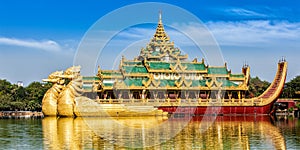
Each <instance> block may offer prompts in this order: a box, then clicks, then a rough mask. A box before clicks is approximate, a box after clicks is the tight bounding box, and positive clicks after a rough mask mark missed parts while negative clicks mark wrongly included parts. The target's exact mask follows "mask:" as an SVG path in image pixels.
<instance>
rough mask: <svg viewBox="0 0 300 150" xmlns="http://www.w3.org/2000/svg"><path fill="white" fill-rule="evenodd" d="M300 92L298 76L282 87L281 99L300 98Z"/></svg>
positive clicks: (299, 77)
mask: <svg viewBox="0 0 300 150" xmlns="http://www.w3.org/2000/svg"><path fill="white" fill-rule="evenodd" d="M299 91H300V76H296V77H295V78H294V79H292V80H291V81H289V82H287V83H286V84H285V86H284V89H283V92H282V95H281V97H283V98H300V96H299V94H298V92H299Z"/></svg>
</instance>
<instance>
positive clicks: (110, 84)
mask: <svg viewBox="0 0 300 150" xmlns="http://www.w3.org/2000/svg"><path fill="white" fill-rule="evenodd" d="M103 84H104V86H113V85H114V84H113V83H103Z"/></svg>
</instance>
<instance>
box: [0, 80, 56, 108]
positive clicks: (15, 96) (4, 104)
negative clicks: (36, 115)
mask: <svg viewBox="0 0 300 150" xmlns="http://www.w3.org/2000/svg"><path fill="white" fill-rule="evenodd" d="M51 86H52V85H51V84H49V83H47V84H42V83H40V82H32V83H31V84H29V85H28V86H27V87H25V88H24V87H19V86H17V85H15V84H11V83H10V82H8V81H6V80H0V111H3V110H10V111H15V110H31V111H41V110H42V99H43V96H44V94H45V92H46V91H47V90H48V89H49V88H50V87H51Z"/></svg>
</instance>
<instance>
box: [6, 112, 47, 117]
mask: <svg viewBox="0 0 300 150" xmlns="http://www.w3.org/2000/svg"><path fill="white" fill-rule="evenodd" d="M43 117H44V114H43V113H42V112H40V111H0V119H14V118H15V119H19V118H43Z"/></svg>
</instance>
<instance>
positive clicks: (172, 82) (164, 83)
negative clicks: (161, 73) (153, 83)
mask: <svg viewBox="0 0 300 150" xmlns="http://www.w3.org/2000/svg"><path fill="white" fill-rule="evenodd" d="M167 85H169V86H175V80H160V84H159V86H160V87H165V86H167Z"/></svg>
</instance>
